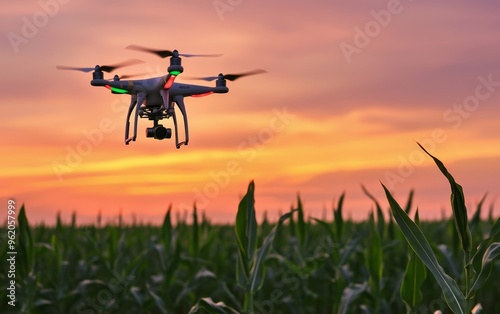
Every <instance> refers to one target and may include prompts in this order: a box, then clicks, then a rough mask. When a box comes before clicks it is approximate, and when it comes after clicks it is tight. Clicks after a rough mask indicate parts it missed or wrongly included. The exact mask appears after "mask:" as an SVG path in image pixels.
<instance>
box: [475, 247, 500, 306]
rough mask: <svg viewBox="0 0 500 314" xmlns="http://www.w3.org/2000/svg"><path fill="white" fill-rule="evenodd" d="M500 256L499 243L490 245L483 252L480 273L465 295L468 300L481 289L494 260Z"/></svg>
mask: <svg viewBox="0 0 500 314" xmlns="http://www.w3.org/2000/svg"><path fill="white" fill-rule="evenodd" d="M499 255H500V242H495V243H492V244H491V245H490V246H489V247H488V248H487V249H486V252H484V255H483V261H482V264H481V271H480V272H479V275H478V276H477V278H476V281H475V282H474V284H473V285H472V288H471V289H470V291H469V294H468V295H467V298H468V299H472V298H473V297H474V295H475V294H476V291H477V290H478V289H479V288H481V287H482V286H483V285H484V284H485V282H486V281H487V280H488V277H489V276H490V274H491V270H492V268H493V262H494V260H495V259H496V258H497V257H498V256H499Z"/></svg>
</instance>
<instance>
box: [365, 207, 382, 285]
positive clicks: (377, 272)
mask: <svg viewBox="0 0 500 314" xmlns="http://www.w3.org/2000/svg"><path fill="white" fill-rule="evenodd" d="M371 217H373V214H372V215H371ZM370 226H371V228H370V229H371V233H370V237H368V238H366V242H367V243H366V248H365V264H366V267H367V269H368V271H369V272H370V285H371V286H372V288H373V290H374V291H378V290H379V289H380V281H381V279H382V272H383V261H382V244H381V240H380V236H379V233H378V230H377V228H376V227H375V223H374V222H373V218H370Z"/></svg>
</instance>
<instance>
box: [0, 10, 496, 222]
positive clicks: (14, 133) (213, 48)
mask: <svg viewBox="0 0 500 314" xmlns="http://www.w3.org/2000/svg"><path fill="white" fill-rule="evenodd" d="M63 2H64V3H63ZM146 3H147V4H146ZM2 6H4V8H3V9H2V10H1V11H0V12H1V13H0V15H1V24H0V25H1V30H2V42H1V45H2V49H1V51H0V57H1V58H0V60H1V61H0V62H1V64H2V67H1V68H2V76H1V77H0V89H1V94H2V96H3V97H2V115H1V119H2V123H1V124H0V130H1V134H2V136H1V137H0V146H1V147H2V154H1V155H0V165H1V166H0V182H1V189H0V201H2V203H3V204H6V200H7V199H11V198H13V199H15V200H16V201H17V203H18V204H19V205H20V204H21V203H24V204H25V205H26V208H27V213H28V218H29V219H30V221H31V222H34V223H38V222H41V221H45V222H46V223H48V224H52V223H54V221H55V216H56V213H57V212H58V211H60V212H61V214H62V217H63V219H64V220H66V221H68V220H69V218H70V215H71V213H72V212H73V211H76V212H77V216H78V218H77V219H78V222H80V223H90V222H94V221H95V219H96V216H97V213H98V212H99V210H101V211H102V214H103V216H104V219H105V220H107V219H110V220H112V219H115V218H116V217H117V215H118V213H119V212H120V211H121V212H122V213H123V216H124V218H125V219H130V217H132V215H133V214H134V213H135V215H136V216H137V219H138V220H140V221H144V222H152V223H160V222H161V221H162V219H163V215H164V214H165V211H166V209H167V208H168V206H169V204H172V206H173V209H174V211H175V212H184V211H186V210H191V208H192V205H193V203H194V202H195V201H196V202H197V204H198V208H199V209H201V210H203V211H205V212H206V215H207V216H208V217H209V218H210V219H211V220H212V221H213V222H233V221H234V218H235V215H236V209H237V205H238V202H239V199H240V197H241V196H242V195H243V194H244V193H245V192H246V188H247V185H248V183H249V182H250V181H251V180H254V181H255V184H256V204H255V205H256V210H257V213H258V215H259V217H261V215H262V214H263V212H264V211H265V210H267V211H268V214H269V216H270V217H271V218H273V219H275V218H276V217H277V213H278V212H280V211H281V212H284V211H287V210H289V208H290V206H292V205H293V204H295V203H296V198H297V193H300V196H301V198H302V201H303V203H304V207H305V210H306V212H307V214H308V215H310V216H312V217H318V218H321V217H322V216H323V209H324V208H326V210H327V211H326V213H327V218H329V219H331V217H332V215H331V208H332V202H336V201H337V200H338V198H339V196H340V195H341V194H342V193H343V192H345V193H346V198H345V202H344V205H345V211H346V212H347V214H348V215H350V216H351V217H353V218H356V219H362V218H366V216H367V213H368V212H369V211H370V210H372V209H373V204H372V202H371V201H370V200H369V199H368V198H367V197H366V196H365V195H364V194H363V192H362V190H361V187H360V185H361V184H363V185H364V186H366V188H367V189H368V190H369V191H370V192H371V193H372V194H374V195H375V196H376V197H377V198H378V200H379V202H380V203H381V204H382V205H383V207H388V205H387V201H386V199H385V196H384V195H383V189H382V187H381V184H380V182H382V183H384V184H385V185H386V186H387V187H388V188H389V189H390V190H391V191H392V192H393V194H394V196H395V197H396V199H397V200H398V201H399V202H400V203H401V204H404V203H405V202H406V199H407V195H408V193H409V191H410V190H411V189H415V200H414V202H415V203H414V204H415V206H418V207H419V210H420V212H421V216H422V217H424V218H440V217H441V212H442V210H444V211H445V212H446V213H448V214H449V213H450V212H451V209H450V202H449V198H450V187H449V184H448V182H447V181H446V179H445V178H444V176H442V174H441V173H440V172H439V170H438V169H437V167H436V166H435V164H434V163H433V161H432V160H431V158H429V157H428V156H424V154H423V152H422V151H421V150H420V148H419V147H418V145H417V144H416V142H420V143H421V144H422V145H423V146H424V147H426V148H427V149H428V150H429V151H430V152H431V153H432V154H434V155H435V156H436V157H438V158H439V159H441V160H442V161H443V162H444V163H445V165H446V166H447V167H448V170H449V171H450V172H451V173H452V174H453V175H454V177H455V179H456V181H457V182H458V183H460V184H461V185H462V186H463V188H464V192H465V198H466V202H467V205H468V209H469V214H470V215H471V214H472V213H473V211H474V209H475V207H476V205H477V203H478V202H479V200H480V199H481V198H482V196H483V195H484V194H485V193H488V198H487V200H486V203H485V204H486V210H487V209H488V207H489V206H490V204H494V205H495V214H496V215H497V216H498V215H499V214H500V209H499V208H500V205H499V204H498V201H497V199H498V196H499V195H500V179H499V178H500V137H499V136H500V123H499V121H500V57H499V56H500V54H499V52H500V19H499V18H498V17H499V14H500V3H499V2H498V1H493V0H491V1H474V2H473V1H463V0H461V1H451V0H448V1H439V2H436V1H430V0H414V1H401V2H399V1H395V0H390V1H370V2H369V3H368V1H366V2H359V1H297V0H291V1H262V0H231V1H230V0H215V1H212V0H210V1H193V0H191V1H189V0H188V1H178V0H165V1H128V0H122V1H99V2H98V1H81V0H64V1H63V0H60V1H57V0H40V1H29V2H25V1H16V2H14V1H9V2H8V4H6V3H2ZM7 6H8V8H7ZM130 44H137V45H142V46H146V47H151V48H157V49H170V50H173V49H178V50H179V51H180V52H181V53H182V52H184V53H221V54H223V56H222V57H219V58H196V59H195V58H189V59H187V58H184V59H183V66H184V73H183V74H181V75H180V76H179V77H178V78H177V80H176V81H177V82H183V83H186V82H189V83H196V84H200V85H203V84H206V85H214V83H213V82H210V83H207V82H193V81H187V80H183V76H189V75H191V76H207V75H210V76H211V75H217V74H218V73H220V72H222V73H235V72H236V73H237V72H244V71H248V70H253V69H259V68H261V69H265V70H267V71H268V73H267V74H263V75H256V76H250V77H247V78H242V79H240V80H237V81H235V82H228V87H229V89H230V91H229V93H228V94H221V95H211V96H208V97H202V98H187V99H186V100H185V102H186V106H187V113H188V117H189V123H190V136H191V139H190V143H189V145H188V146H183V147H181V149H176V148H175V142H174V139H170V140H163V141H157V140H153V139H148V138H146V137H145V135H144V129H145V128H146V127H149V126H150V125H151V124H152V123H151V122H150V121H147V120H145V119H143V120H140V122H139V136H138V139H137V141H136V142H133V143H131V145H128V146H126V145H124V142H123V137H124V126H125V111H126V108H127V107H128V104H129V101H130V99H129V98H130V96H126V95H113V94H111V93H110V92H109V91H108V90H107V89H105V88H102V87H92V86H90V84H89V81H90V80H91V77H92V74H91V73H81V72H76V71H74V72H71V71H58V70H56V65H58V64H61V65H71V66H82V67H84V66H85V67H93V66H94V65H96V64H101V65H103V64H114V63H118V62H121V61H124V60H127V59H130V58H138V59H141V60H143V61H145V63H143V64H138V65H134V66H130V67H128V68H123V69H119V70H117V71H116V72H114V73H113V74H133V73H141V72H145V73H150V75H145V76H143V78H145V77H153V76H161V75H164V74H165V73H166V68H167V67H168V64H169V60H168V59H161V58H158V57H156V56H154V55H150V54H146V53H142V52H138V51H132V50H127V49H125V47H126V46H128V45H130ZM108 77H112V74H111V75H108ZM163 123H164V124H165V125H166V126H170V127H171V125H172V124H173V123H172V121H171V120H167V121H164V122H163ZM89 134H90V135H89ZM89 137H90V139H89ZM79 152H80V153H79ZM82 152H83V153H82ZM4 207H5V208H6V207H7V206H6V205H5V206H4ZM0 217H5V216H4V214H2V215H1V216H0ZM2 220H3V219H2Z"/></svg>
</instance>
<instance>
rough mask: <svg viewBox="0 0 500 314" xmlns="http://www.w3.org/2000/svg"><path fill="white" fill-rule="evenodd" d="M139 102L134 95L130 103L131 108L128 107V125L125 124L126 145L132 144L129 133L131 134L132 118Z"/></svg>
mask: <svg viewBox="0 0 500 314" xmlns="http://www.w3.org/2000/svg"><path fill="white" fill-rule="evenodd" d="M136 102H137V96H136V95H132V100H131V101H130V106H129V107H128V113H127V123H126V124H125V145H128V144H129V143H130V140H131V139H129V133H130V116H131V115H132V111H133V110H134V107H135V104H136Z"/></svg>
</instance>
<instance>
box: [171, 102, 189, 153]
mask: <svg viewBox="0 0 500 314" xmlns="http://www.w3.org/2000/svg"><path fill="white" fill-rule="evenodd" d="M174 101H175V103H176V104H177V106H178V107H179V109H180V111H181V113H182V117H183V118H184V133H185V140H184V142H180V143H179V142H178V141H177V137H176V142H177V143H176V146H177V148H180V147H181V145H187V144H188V142H189V129H188V119H187V114H186V107H185V106H184V97H182V96H176V97H174ZM174 121H175V120H174ZM175 129H176V132H175V134H176V136H177V123H175Z"/></svg>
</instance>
